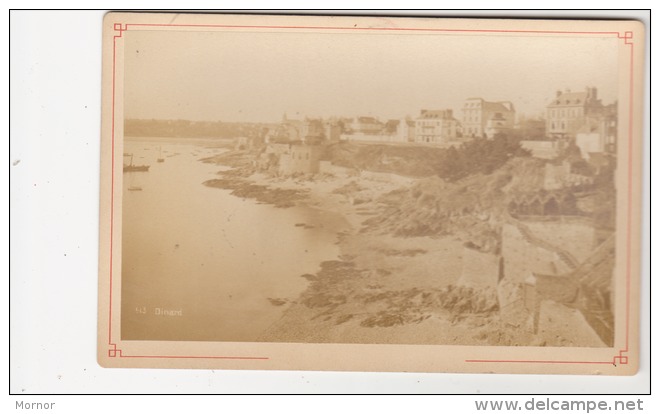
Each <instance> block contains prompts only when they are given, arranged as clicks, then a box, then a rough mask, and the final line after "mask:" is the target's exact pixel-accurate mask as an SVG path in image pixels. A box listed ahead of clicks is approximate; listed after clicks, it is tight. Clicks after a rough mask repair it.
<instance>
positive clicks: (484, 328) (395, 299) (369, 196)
mask: <svg viewBox="0 0 660 414" xmlns="http://www.w3.org/2000/svg"><path fill="white" fill-rule="evenodd" d="M249 157H250V156H249V153H247V152H237V151H233V152H229V153H225V154H221V155H219V156H216V157H212V158H209V159H205V160H203V161H204V162H213V163H216V164H218V165H222V166H223V167H231V168H232V169H230V170H225V171H221V172H219V173H218V174H219V178H217V179H213V180H209V181H206V182H204V185H207V186H210V187H215V188H221V189H225V190H231V193H232V194H233V195H235V196H237V197H242V198H249V199H254V200H256V201H257V202H259V203H267V204H271V205H273V206H275V207H279V208H288V207H294V206H296V205H306V206H309V207H313V208H317V209H319V210H323V211H328V212H331V213H332V214H339V215H341V216H342V217H343V218H344V219H345V221H346V222H347V223H348V224H349V227H348V228H347V229H341V230H340V231H338V233H337V236H338V237H337V245H338V247H339V250H340V255H339V257H338V258H337V259H336V260H330V261H325V262H322V263H320V264H319V270H318V271H317V272H316V273H315V274H304V275H300V277H303V278H305V279H306V280H308V282H309V285H308V287H307V288H306V289H305V290H304V291H303V293H302V294H301V295H300V296H299V297H297V298H269V299H268V300H269V302H270V305H272V306H275V307H280V308H283V316H282V317H281V318H280V320H278V321H277V322H275V323H274V324H273V325H272V326H270V328H268V329H267V330H266V331H265V332H263V334H262V335H261V336H260V337H259V339H258V340H259V341H264V342H316V343H383V344H444V345H450V344H456V345H505V346H528V345H539V346H562V345H563V346H566V345H567V343H565V342H562V341H563V339H562V338H560V337H554V336H548V337H546V338H539V337H538V336H535V335H533V334H531V333H529V332H523V331H522V330H520V329H519V328H518V327H516V326H512V325H509V324H507V323H505V322H503V321H502V320H501V319H500V317H499V314H498V300H497V295H496V292H495V291H494V290H492V289H489V288H474V287H468V286H461V285H460V283H459V278H460V277H461V270H462V267H463V265H464V264H463V257H462V254H463V250H464V240H463V239H461V238H460V236H458V235H454V234H446V233H443V234H426V233H419V232H418V231H414V232H410V234H405V235H404V234H401V233H402V232H401V231H398V232H397V231H395V229H396V228H395V227H394V226H389V227H385V226H383V225H382V224H381V223H382V222H383V217H387V212H388V211H390V210H392V209H393V208H394V209H396V208H397V198H398V197H399V196H398V195H397V194H401V193H402V191H407V190H408V188H404V189H402V188H401V184H400V183H396V182H384V181H382V180H375V179H374V178H372V177H370V176H369V175H365V176H361V175H357V176H356V175H342V176H328V175H320V174H316V175H311V174H306V175H294V176H271V175H268V174H266V173H261V172H257V171H255V170H254V169H253V168H251V166H250V158H249ZM422 180H424V179H420V180H415V182H414V183H413V186H414V187H413V188H419V186H420V182H423V181H422ZM422 188H423V187H422ZM419 211H424V210H423V209H421V210H419ZM398 214H403V213H402V212H401V210H399V212H398ZM484 223H485V222H484ZM468 224H469V225H467V227H468V228H474V229H476V230H475V232H477V233H480V234H487V232H486V231H485V230H484V228H486V226H485V225H484V224H480V223H478V222H475V221H473V222H470V223H468ZM296 226H297V227H301V228H308V227H307V226H309V224H308V223H304V222H301V223H297V224H296ZM486 230H487V228H486ZM418 233H419V234H418ZM471 238H473V237H471ZM486 241H487V240H486ZM484 244H485V243H484Z"/></svg>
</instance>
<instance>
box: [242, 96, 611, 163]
mask: <svg viewBox="0 0 660 414" xmlns="http://www.w3.org/2000/svg"><path fill="white" fill-rule="evenodd" d="M460 118H461V120H460V121H459V119H457V117H456V114H455V113H454V111H453V110H451V109H422V110H421V111H420V113H419V115H418V116H417V117H416V118H414V119H413V118H412V117H405V118H401V119H390V120H387V121H381V120H380V119H378V118H376V117H372V116H360V117H354V118H342V117H331V118H328V119H320V118H308V117H306V118H304V119H291V118H289V117H287V115H286V114H285V115H284V116H283V117H282V120H281V121H280V122H279V123H275V124H270V125H267V126H265V127H263V128H262V130H261V132H260V133H259V134H258V135H259V136H255V137H252V138H251V139H250V140H249V143H248V142H246V143H239V144H240V145H241V146H246V145H250V144H257V145H262V144H276V143H279V144H287V145H290V144H295V145H307V146H308V145H318V144H326V143H332V142H340V141H353V142H364V143H369V142H372V143H398V144H406V143H419V144H425V145H438V146H452V145H460V144H461V143H462V142H465V141H468V140H471V139H477V138H482V139H483V138H485V139H493V138H494V137H495V136H497V135H498V134H501V133H504V134H509V133H515V134H516V135H517V136H519V137H521V138H522V140H521V145H522V146H523V148H525V149H528V150H529V151H530V152H531V153H532V155H533V156H535V157H538V158H544V159H554V158H556V157H557V156H559V154H560V153H561V151H562V150H563V149H564V148H566V147H567V146H568V145H571V144H575V145H577V147H578V148H579V149H580V152H581V154H582V156H583V158H584V159H586V160H587V161H589V160H590V159H591V158H593V157H594V156H595V157H601V156H602V155H603V154H614V153H615V145H616V133H617V107H616V103H614V104H610V105H603V103H602V102H601V100H600V99H599V98H598V90H597V89H596V88H592V87H587V88H585V89H584V90H583V91H579V92H573V91H570V90H565V91H557V92H556V94H555V96H554V97H553V98H552V99H551V100H550V102H549V104H548V105H547V107H546V114H545V119H526V118H523V117H520V119H516V110H515V107H514V105H513V103H511V102H509V101H497V102H491V101H486V100H484V99H482V98H469V99H466V100H465V101H464V103H463V107H462V109H461V113H460ZM287 148H288V147H287ZM304 151H312V152H313V150H307V149H306V150H304ZM301 154H302V153H301ZM298 155H299V154H296V155H295V156H292V160H291V164H292V165H293V164H296V163H297V161H303V159H300V160H298V158H297V157H298ZM301 157H302V155H301ZM308 157H310V159H316V158H317V156H316V155H313V156H312V155H311V153H310V155H309V156H308ZM285 158H286V156H285ZM294 161H295V162H294ZM304 161H307V159H304ZM303 164H305V162H303ZM293 170H295V171H301V170H305V171H310V168H293ZM311 170H312V171H314V170H317V168H311Z"/></svg>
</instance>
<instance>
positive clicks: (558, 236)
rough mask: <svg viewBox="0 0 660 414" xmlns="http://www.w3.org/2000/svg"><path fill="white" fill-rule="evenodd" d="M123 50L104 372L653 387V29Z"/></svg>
mask: <svg viewBox="0 0 660 414" xmlns="http://www.w3.org/2000/svg"><path fill="white" fill-rule="evenodd" d="M105 26H106V36H105V41H106V43H105V49H104V50H105V55H104V58H105V60H104V70H105V72H104V94H105V95H104V105H105V106H104V129H103V133H104V141H103V142H104V144H103V148H104V164H103V166H102V168H103V171H102V174H103V176H102V177H103V178H102V189H101V190H102V193H103V194H102V196H101V200H102V206H101V209H102V214H101V216H102V219H101V264H100V269H101V270H100V272H101V274H100V287H99V298H100V300H99V308H100V311H99V312H100V313H99V321H100V325H99V355H100V360H102V361H104V362H105V364H104V365H107V366H163V365H165V366H176V367H211V366H214V367H221V368H222V367H228V368H250V369H310V368H313V369H340V370H345V369H356V370H392V369H394V370H408V369H409V370H425V369H428V370H431V371H443V370H447V371H483V372H486V371H489V372H543V371H544V370H555V371H554V372H581V373H603V372H605V373H609V374H619V373H630V370H632V369H635V368H634V367H636V364H637V363H638V362H637V361H636V360H635V353H636V352H637V351H636V348H635V347H636V344H637V340H638V339H637V335H638V333H637V330H638V328H637V326H636V321H637V317H638V310H637V301H638V296H639V293H638V278H639V275H638V274H637V273H638V266H639V263H638V262H639V252H638V247H637V246H638V243H639V241H638V239H639V233H638V232H639V228H638V227H639V213H638V208H639V207H638V205H639V199H638V191H639V188H638V187H639V180H640V179H639V171H637V169H638V167H639V164H638V162H637V160H638V159H639V157H640V151H641V140H640V139H639V130H640V128H641V125H640V122H639V121H637V124H635V123H634V120H635V119H636V117H638V115H637V112H636V111H638V110H640V108H639V107H636V106H635V105H638V103H637V102H641V101H640V96H637V95H636V92H635V91H637V90H639V84H640V82H641V81H642V79H641V77H638V78H635V76H636V75H635V74H636V73H639V71H640V69H639V68H641V66H640V64H639V56H637V55H636V54H635V53H637V52H638V49H639V50H641V47H640V48H637V45H639V44H640V43H641V42H642V40H643V28H642V27H641V25H639V24H638V23H636V22H629V21H628V22H624V21H621V22H604V21H600V22H599V21H589V22H587V21H582V22H579V21H573V22H568V21H505V20H497V21H476V20H466V19H452V20H446V19H445V20H443V19H413V18H408V19H398V18H388V19H381V18H366V17H347V16H344V17H341V18H340V17H335V18H333V17H314V18H312V17H300V16H298V17H294V16H290V17H282V16H279V17H275V16H254V15H253V16H230V15H194V14H190V15H167V14H161V15H150V14H137V15H135V14H109V15H108V16H107V17H106V25H105ZM633 46H634V47H635V49H634V48H633ZM393 355H398V356H399V358H398V359H399V361H398V362H396V363H394V364H391V365H388V363H387V362H386V361H387V360H391V359H393V358H392V356H393ZM404 355H405V356H404ZM416 355H419V358H417V357H416ZM119 360H121V361H119ZM430 360H433V362H429V361H430ZM117 361H119V362H117ZM259 361H261V362H259ZM136 364H138V365H136ZM139 364H143V365H139ZM168 364H169V365H168ZM223 364H225V365H223ZM562 364H563V365H562Z"/></svg>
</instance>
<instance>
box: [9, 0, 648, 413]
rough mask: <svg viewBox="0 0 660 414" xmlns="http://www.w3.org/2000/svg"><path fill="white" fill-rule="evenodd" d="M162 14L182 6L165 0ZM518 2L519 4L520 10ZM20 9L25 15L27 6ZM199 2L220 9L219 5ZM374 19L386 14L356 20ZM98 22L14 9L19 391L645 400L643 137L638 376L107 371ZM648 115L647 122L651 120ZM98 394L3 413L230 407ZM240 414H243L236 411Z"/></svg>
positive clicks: (15, 361) (14, 380)
mask: <svg viewBox="0 0 660 414" xmlns="http://www.w3.org/2000/svg"><path fill="white" fill-rule="evenodd" d="M33 3H35V2H33ZM36 3H37V6H40V7H47V6H48V5H49V3H48V2H36ZM70 3H74V4H71V6H73V7H83V6H85V5H87V3H86V2H70ZM124 3H127V4H117V5H115V7H116V6H129V5H130V6H132V5H133V3H130V4H128V3H129V2H124ZM202 3H203V2H202ZM207 3H212V2H207ZM390 3H391V2H390ZM481 3H482V4H478V5H481V6H483V5H484V4H487V3H488V2H481ZM515 3H524V2H515ZM560 3H562V2H559V3H553V7H560V6H562V5H563V4H560ZM563 3H569V4H570V5H573V4H575V2H563ZM159 5H160V6H161V7H163V6H170V7H174V6H171V5H168V4H162V3H160V4H159ZM342 5H343V4H341V2H339V3H337V2H335V4H333V6H335V7H339V6H342ZM379 5H380V6H381V7H382V6H383V3H382V2H379ZM516 5H517V6H519V7H521V6H522V5H524V4H516ZM16 6H17V7H18V6H23V7H25V3H20V4H16ZM202 6H203V7H210V6H216V7H217V5H216V4H202ZM297 6H300V5H299V4H293V5H292V6H291V7H297ZM384 6H385V7H386V6H388V5H387V4H385V5H384ZM389 6H390V7H392V6H393V5H389ZM143 7H144V5H143ZM335 13H336V12H335ZM375 13H385V12H382V11H381V12H374V11H371V12H362V13H360V14H375ZM103 14H104V12H103V11H92V12H80V11H51V12H43V11H41V12H28V11H15V12H11V14H10V30H9V34H10V42H9V44H10V54H9V56H10V65H9V67H10V75H11V77H10V91H9V92H10V100H9V104H10V111H9V113H10V118H9V119H10V124H9V125H8V129H9V131H10V139H9V142H10V149H9V154H8V155H7V157H6V158H5V160H8V168H7V169H4V170H3V174H4V171H7V170H9V172H10V176H9V180H8V181H3V182H9V183H10V191H9V195H10V200H9V201H10V202H9V206H10V230H11V232H10V238H9V241H10V249H9V250H10V256H9V258H10V259H11V260H10V266H9V269H10V271H9V273H10V275H9V276H10V277H9V279H10V292H8V295H7V296H9V294H10V295H11V296H10V300H11V305H10V318H9V319H10V322H11V323H10V329H9V330H8V331H9V333H10V341H6V342H5V343H9V345H10V349H9V350H8V351H9V352H10V356H11V358H10V360H9V364H10V366H9V367H8V371H9V373H10V375H9V379H10V386H8V389H9V391H10V393H13V394H21V393H26V394H61V393H65V394H86V393H94V394H106V393H122V394H123V393H141V394H152V393H158V394H163V393H177V394H178V393H193V394H198V393H221V394H225V393H442V394H457V393H474V394H498V393H533V394H545V393H553V394H564V393H586V394H592V393H595V394H618V393H647V392H648V391H649V387H650V385H649V384H650V374H649V370H650V363H649V357H650V353H649V348H648V344H649V340H650V339H649V335H650V334H649V328H648V327H649V325H650V320H649V315H650V311H649V283H648V282H649V280H650V278H649V274H650V269H649V254H650V249H649V237H650V230H649V229H650V225H649V223H650V212H649V203H650V200H649V194H650V190H649V187H650V185H649V181H648V178H649V176H650V173H649V154H650V151H649V142H650V139H649V135H648V134H649V133H648V131H647V134H646V135H647V136H646V138H645V139H646V142H645V151H646V152H645V166H644V169H645V183H644V185H645V192H646V194H645V196H646V199H645V201H644V209H645V211H644V214H645V217H644V220H645V221H644V229H645V231H644V252H643V258H642V260H643V264H644V274H643V289H644V294H643V304H642V305H643V312H642V315H643V317H642V327H643V329H642V332H643V336H642V345H643V349H642V368H641V370H640V372H639V373H638V374H637V375H636V376H632V377H595V376H588V377H587V376H540V375H517V376H514V375H469V374H458V375H457V374H411V373H337V372H262V371H210V370H149V369H103V368H100V367H99V366H98V365H97V363H96V356H95V352H96V311H97V306H96V303H97V301H96V299H97V296H96V295H97V259H98V252H97V250H98V193H99V191H98V190H99V154H100V113H101V93H100V90H101V35H102V34H101V21H102V18H103ZM389 14H407V15H410V14H426V15H449V14H459V15H465V16H473V15H475V14H478V15H493V14H495V15H498V14H500V15H501V14H504V15H509V16H511V15H520V14H524V15H536V16H548V15H553V16H561V15H566V13H561V12H558V11H552V12H548V11H537V12H534V11H527V12H514V11H508V12H504V11H499V12H498V11H489V12H480V13H476V12H470V11H462V12H460V11H459V12H450V11H443V12H437V11H436V12H431V11H426V12H413V11H407V12H404V11H391V12H389ZM567 14H568V15H572V16H585V17H599V16H603V14H604V12H597V11H582V12H579V11H573V12H568V13H567ZM611 14H614V15H615V16H620V17H629V18H630V17H633V18H637V19H641V20H645V21H646V23H647V24H648V19H649V16H648V15H647V14H645V13H644V12H629V11H628V12H625V11H619V12H610V15H611ZM647 40H648V39H647ZM5 44H7V43H5ZM647 47H648V42H647ZM647 100H648V97H647ZM647 108H648V104H647ZM647 111H648V109H647ZM648 115H649V114H648V113H647V117H646V119H649V117H648ZM14 164H15V165H14ZM3 205H7V204H3ZM5 251H6V250H5ZM4 258H5V257H4V256H3V260H4ZM3 323H4V322H3ZM4 331H5V332H7V330H4ZM3 346H4V345H3ZM99 398H100V397H54V396H50V397H47V396H32V397H22V396H20V395H14V396H9V397H7V401H6V402H5V404H6V405H5V404H3V405H5V406H6V407H8V408H10V409H14V402H15V401H16V400H21V399H22V400H25V401H57V402H58V403H57V404H56V409H57V410H58V411H60V412H71V411H73V412H78V411H81V412H82V411H83V410H90V409H92V407H94V408H93V410H94V411H98V412H107V411H110V410H111V409H115V408H117V407H124V408H126V407H133V406H134V404H137V406H139V407H147V406H149V407H151V409H153V410H154V411H155V410H160V411H162V412H173V411H174V410H175V409H179V408H181V409H184V408H185V409H190V406H189V404H193V405H192V406H193V407H207V408H208V407H210V408H212V409H213V411H226V410H228V409H229V406H215V405H213V404H215V402H213V401H215V400H211V399H208V398H217V397H196V398H193V397H176V398H174V397H160V398H151V397H149V398H148V397H135V398H132V397H104V398H102V400H103V403H102V404H103V405H102V406H99V404H100V403H99ZM205 398H206V399H205ZM475 398H477V397H466V398H457V397H442V400H441V401H438V400H434V401H433V402H432V401H431V400H426V402H425V403H424V401H422V403H424V404H425V405H424V406H423V407H428V408H430V409H432V410H438V411H445V410H446V409H447V408H449V407H453V408H451V409H450V410H449V411H450V412H474V404H473V403H471V402H470V401H471V400H474V399H475ZM603 399H604V397H603ZM645 400H646V401H645V403H646V405H645V406H644V407H645V409H648V408H650V407H651V404H653V401H652V399H651V398H646V399H645ZM230 401H233V402H231V404H235V403H238V400H230ZM243 401H244V400H243ZM288 401H289V400H287V404H288ZM342 401H343V402H345V403H348V404H352V403H353V402H358V401H359V404H368V405H371V404H372V403H376V401H375V400H369V399H367V400H366V401H365V399H364V397H363V398H362V399H359V400H354V399H353V397H344V399H343V400H342ZM278 402H279V403H282V402H284V401H282V400H277V399H275V400H274V401H271V399H269V400H261V402H260V403H258V404H260V405H259V407H260V408H262V409H268V410H270V409H273V410H276V411H279V408H281V407H280V404H278ZM306 402H307V400H306V399H305V398H300V399H297V400H296V403H293V405H292V406H291V407H290V409H287V410H286V411H287V412H290V411H293V412H297V411H296V410H297V409H300V410H301V411H303V410H304V411H309V410H310V409H311V407H310V406H309V405H307V404H306ZM310 403H311V404H313V407H315V408H314V411H319V410H321V411H324V412H325V411H326V410H329V409H330V408H332V407H334V406H333V405H332V404H333V403H332V402H331V401H327V402H324V401H322V400H320V399H315V400H313V401H310ZM408 403H409V402H408V400H407V399H400V398H396V399H395V398H392V399H391V400H389V401H387V400H386V401H385V402H383V400H379V401H378V402H377V404H378V405H379V407H381V408H385V411H386V412H390V411H391V412H394V410H396V411H400V410H403V409H409V408H408V406H407V404H408ZM429 403H430V404H429ZM200 404H201V405H200ZM204 404H206V405H204ZM427 404H429V405H428V406H427ZM438 404H442V405H438ZM0 406H2V405H0ZM186 407H187V408H186ZM222 407H224V408H222ZM364 407H365V408H366V407H367V406H364ZM404 407H405V408H404ZM355 408H357V406H356V407H355ZM234 409H238V407H234V408H233V409H231V410H232V411H234ZM129 412H132V410H129Z"/></svg>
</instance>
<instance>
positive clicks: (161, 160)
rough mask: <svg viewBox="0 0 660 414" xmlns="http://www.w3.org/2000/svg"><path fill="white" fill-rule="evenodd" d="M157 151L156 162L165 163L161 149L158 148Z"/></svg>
mask: <svg viewBox="0 0 660 414" xmlns="http://www.w3.org/2000/svg"><path fill="white" fill-rule="evenodd" d="M158 150H159V153H158V159H157V160H156V161H158V162H165V158H163V148H162V147H159V148H158Z"/></svg>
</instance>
